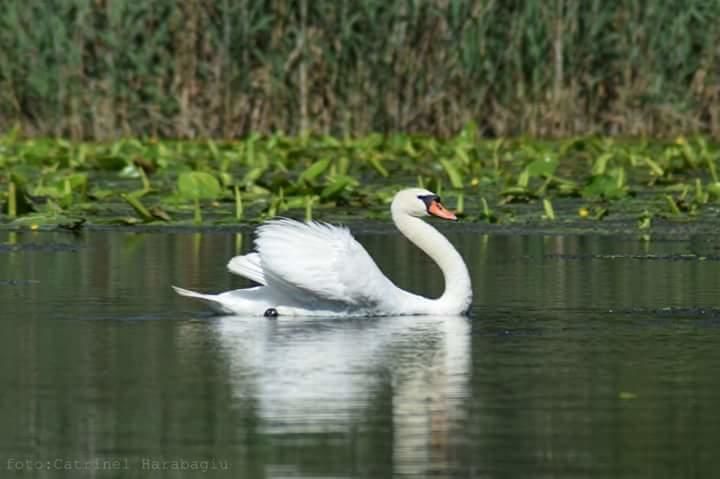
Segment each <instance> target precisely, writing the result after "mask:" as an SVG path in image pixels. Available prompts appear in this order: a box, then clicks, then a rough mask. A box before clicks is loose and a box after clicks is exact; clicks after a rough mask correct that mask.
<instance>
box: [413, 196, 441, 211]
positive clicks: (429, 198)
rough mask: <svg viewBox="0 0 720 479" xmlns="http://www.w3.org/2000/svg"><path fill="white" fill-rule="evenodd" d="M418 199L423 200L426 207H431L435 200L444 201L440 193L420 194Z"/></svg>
mask: <svg viewBox="0 0 720 479" xmlns="http://www.w3.org/2000/svg"><path fill="white" fill-rule="evenodd" d="M418 199H419V200H422V202H423V203H425V208H430V205H431V204H432V202H433V201H437V202H438V203H442V201H440V197H439V196H438V195H418Z"/></svg>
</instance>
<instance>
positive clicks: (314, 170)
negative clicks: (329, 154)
mask: <svg viewBox="0 0 720 479" xmlns="http://www.w3.org/2000/svg"><path fill="white" fill-rule="evenodd" d="M331 161H332V160H331V159H330V158H323V159H321V160H318V161H316V162H315V163H313V164H312V165H310V166H309V167H308V168H307V169H306V170H305V171H303V172H302V173H301V174H300V178H299V180H300V181H303V182H306V183H312V182H313V181H314V180H315V179H316V178H317V177H318V176H320V175H322V174H323V173H325V170H327V169H328V167H329V166H330V163H331Z"/></svg>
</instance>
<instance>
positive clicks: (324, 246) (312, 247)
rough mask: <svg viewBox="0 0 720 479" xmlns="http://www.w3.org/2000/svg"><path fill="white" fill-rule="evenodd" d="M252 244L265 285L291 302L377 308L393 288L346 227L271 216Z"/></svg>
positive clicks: (388, 296)
mask: <svg viewBox="0 0 720 479" xmlns="http://www.w3.org/2000/svg"><path fill="white" fill-rule="evenodd" d="M255 244H256V250H257V254H258V255H259V257H260V266H261V268H262V276H263V278H264V280H265V284H266V285H267V286H268V287H269V288H271V289H273V290H274V291H277V292H278V293H279V294H281V295H283V296H286V297H287V298H288V299H290V300H291V301H292V302H293V303H297V304H303V305H306V306H307V307H314V306H319V307H327V306H334V307H339V308H341V309H344V308H345V307H350V308H352V309H354V308H361V309H375V308H377V307H379V306H380V305H381V304H383V303H385V302H387V301H388V299H392V295H393V294H394V293H395V291H396V290H397V287H396V286H395V285H394V284H393V283H392V282H391V281H390V280H389V279H387V277H385V275H384V274H383V273H382V271H380V268H378V266H377V264H375V261H373V259H372V258H371V257H370V255H369V254H368V253H367V251H366V250H365V248H363V246H362V245H361V244H360V243H358V242H357V241H356V240H355V238H353V236H352V234H351V233H350V231H349V230H348V229H347V228H344V227H337V226H332V225H329V224H325V223H317V222H312V223H299V222H297V221H293V220H287V219H278V220H272V221H269V222H267V223H265V224H263V225H262V226H260V227H259V228H258V233H257V238H256V240H255Z"/></svg>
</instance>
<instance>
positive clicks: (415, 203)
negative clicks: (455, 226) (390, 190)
mask: <svg viewBox="0 0 720 479" xmlns="http://www.w3.org/2000/svg"><path fill="white" fill-rule="evenodd" d="M390 209H391V211H392V213H393V215H396V214H406V215H410V216H415V217H418V218H419V217H423V216H436V217H438V218H442V219H446V220H453V221H454V220H457V217H456V216H455V214H453V212H452V211H450V210H448V209H446V208H445V207H444V206H443V204H442V201H440V197H439V196H438V195H436V194H435V193H433V192H432V191H428V190H426V189H424V188H407V189H404V190H401V191H398V192H397V193H396V194H395V197H394V198H393V201H392V205H391V207H390Z"/></svg>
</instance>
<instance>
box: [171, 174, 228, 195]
mask: <svg viewBox="0 0 720 479" xmlns="http://www.w3.org/2000/svg"><path fill="white" fill-rule="evenodd" d="M177 187H178V191H179V192H180V194H181V195H182V196H184V197H185V198H187V199H190V200H193V201H196V200H214V199H216V198H217V197H218V196H220V194H221V193H222V188H221V187H220V183H219V182H218V180H217V178H215V177H214V176H213V175H211V174H209V173H205V172H202V171H189V172H186V173H183V174H182V175H180V176H179V177H178V181H177Z"/></svg>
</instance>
